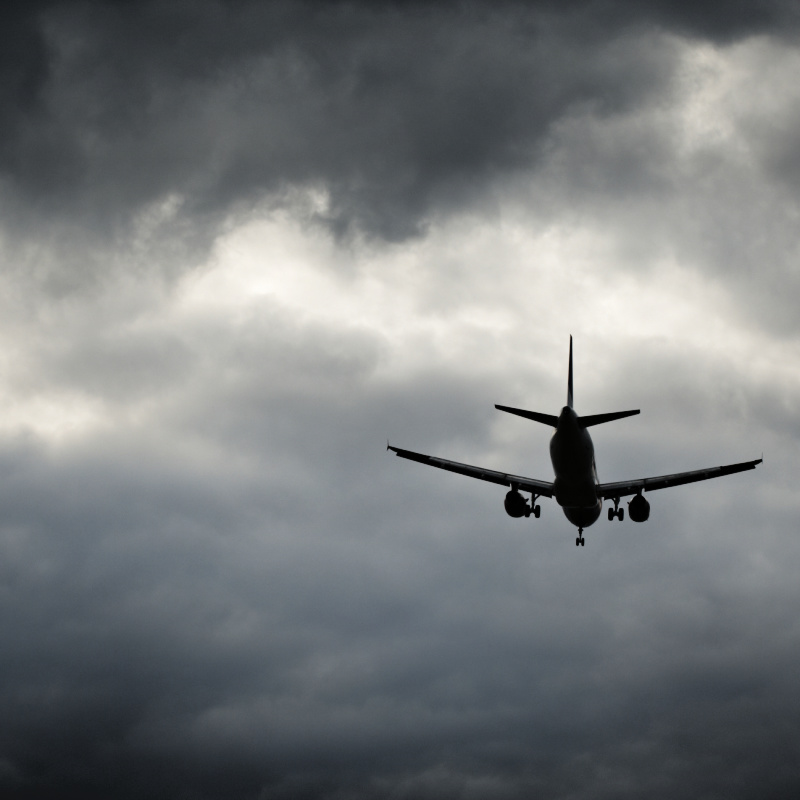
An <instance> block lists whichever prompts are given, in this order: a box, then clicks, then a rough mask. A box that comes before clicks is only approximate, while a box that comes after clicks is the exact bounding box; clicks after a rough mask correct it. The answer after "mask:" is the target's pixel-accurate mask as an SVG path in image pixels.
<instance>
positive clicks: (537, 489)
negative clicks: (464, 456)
mask: <svg viewBox="0 0 800 800" xmlns="http://www.w3.org/2000/svg"><path fill="white" fill-rule="evenodd" d="M386 447H387V449H388V450H392V451H394V452H395V453H397V455H398V456H400V458H407V459H409V460H410V461H418V462H419V463H420V464H427V465H428V466H429V467H437V468H438V469H446V470H447V471H448V472H457V473H458V474H459V475H466V476H467V477H469V478H477V479H478V480H481V481H489V482H490V483H499V484H500V485H501V486H512V487H515V488H517V489H521V490H522V491H523V492H533V493H534V494H536V495H539V496H540V497H552V496H553V484H552V483H551V482H550V481H540V480H537V479H536V478H525V477H523V476H522V475H511V474H510V473H508V472H497V471H496V470H493V469H484V468H483V467H473V466H470V465H469V464H462V463H460V462H459V461H448V460H447V459H446V458H436V456H426V455H423V454H422V453H414V452H413V451H411V450H402V449H401V448H399V447H392V446H391V445H389V444H387V445H386Z"/></svg>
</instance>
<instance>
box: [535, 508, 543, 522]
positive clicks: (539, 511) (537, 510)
mask: <svg viewBox="0 0 800 800" xmlns="http://www.w3.org/2000/svg"><path fill="white" fill-rule="evenodd" d="M541 513H542V507H541V506H534V507H533V516H534V517H536V519H539V514H541Z"/></svg>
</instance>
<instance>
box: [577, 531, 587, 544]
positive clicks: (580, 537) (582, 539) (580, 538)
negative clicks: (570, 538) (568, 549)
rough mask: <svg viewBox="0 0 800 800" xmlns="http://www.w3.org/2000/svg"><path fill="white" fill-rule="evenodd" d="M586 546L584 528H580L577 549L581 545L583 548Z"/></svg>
mask: <svg viewBox="0 0 800 800" xmlns="http://www.w3.org/2000/svg"><path fill="white" fill-rule="evenodd" d="M585 544H586V540H585V539H584V538H583V528H578V538H577V539H576V540H575V547H577V546H578V545H580V546H581V547H583V546H584V545H585Z"/></svg>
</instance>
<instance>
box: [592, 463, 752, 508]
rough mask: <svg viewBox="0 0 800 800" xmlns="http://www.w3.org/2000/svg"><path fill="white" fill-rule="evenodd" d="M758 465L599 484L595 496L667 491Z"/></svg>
mask: <svg viewBox="0 0 800 800" xmlns="http://www.w3.org/2000/svg"><path fill="white" fill-rule="evenodd" d="M760 463H761V459H760V458H757V459H756V460H755V461H742V462H741V463H739V464H727V465H726V466H723V467H709V468H708V469H697V470H694V471H693V472H676V473H675V474H674V475H659V476H658V477H657V478H636V479H634V480H631V481H619V482H617V483H601V484H600V485H599V486H598V487H597V496H598V497H602V498H603V499H604V500H611V499H613V498H616V497H625V496H627V495H630V494H639V493H640V492H642V491H645V492H652V491H655V490H656V489H668V488H669V487H670V486H681V485H683V484H684V483H695V482H696V481H707V480H711V478H720V477H722V476H723V475H733V474H734V473H736V472H744V471H745V470H748V469H755V468H756V465H757V464H760Z"/></svg>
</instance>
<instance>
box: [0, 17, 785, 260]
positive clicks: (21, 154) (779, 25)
mask: <svg viewBox="0 0 800 800" xmlns="http://www.w3.org/2000/svg"><path fill="white" fill-rule="evenodd" d="M15 9H16V10H15V11H14V12H13V14H12V16H11V17H10V19H9V25H8V26H7V27H6V31H7V33H6V37H7V38H8V40H9V42H10V43H12V45H13V46H11V47H8V48H5V49H4V59H6V60H7V61H8V62H9V69H8V70H4V76H5V81H4V84H3V89H2V92H1V93H0V106H1V107H0V114H2V118H3V120H4V123H5V124H4V125H3V140H2V142H0V145H1V146H0V167H2V172H3V174H4V177H5V184H6V191H5V196H6V203H5V204H4V205H6V208H5V209H4V212H5V214H6V216H7V217H8V216H9V215H14V214H15V211H16V203H17V202H19V201H21V202H22V203H23V204H24V206H23V208H24V209H25V214H23V216H22V218H19V217H17V218H16V219H15V220H14V222H15V224H16V225H19V224H24V223H25V219H26V218H27V217H26V214H27V213H29V212H30V211H31V210H36V211H37V212H38V213H37V214H36V216H35V219H36V224H37V225H41V224H42V221H43V220H42V215H44V218H45V219H49V218H51V217H52V216H54V217H55V218H56V219H62V220H64V219H66V220H67V221H70V222H73V223H77V224H79V225H87V224H88V225H89V226H91V227H92V228H93V229H96V230H103V231H105V232H106V233H107V234H114V233H121V232H125V231H129V229H130V226H131V224H132V220H133V219H134V218H136V217H137V215H138V214H141V213H143V212H144V211H146V210H147V209H150V208H151V207H152V206H153V204H155V206H160V204H162V203H163V202H164V201H165V200H167V199H168V198H174V199H175V202H176V205H175V209H174V211H173V216H172V217H171V218H170V220H169V222H170V226H169V227H168V228H167V232H168V233H171V234H172V235H173V236H180V237H181V238H183V239H184V240H186V237H187V234H188V233H189V232H191V233H193V234H194V236H195V237H196V239H197V242H196V243H197V245H198V246H200V247H204V246H206V245H207V244H208V242H209V239H210V238H211V237H213V235H214V233H215V232H216V231H217V226H218V225H219V224H220V222H221V221H222V220H224V218H225V217H226V216H227V215H228V214H230V213H232V212H234V211H236V210H237V209H238V210H240V211H241V210H246V209H248V208H250V207H251V206H252V204H253V203H254V202H255V201H256V200H258V199H259V198H263V197H265V196H266V197H269V198H272V200H273V202H284V201H285V193H286V191H287V189H289V188H290V187H293V186H298V185H299V186H307V187H315V188H319V189H320V190H322V191H325V192H327V193H328V196H329V206H328V208H327V209H325V210H324V212H323V213H322V216H323V218H324V219H326V220H328V221H329V222H330V224H331V225H333V226H334V228H335V229H336V230H339V231H342V232H344V231H348V230H351V229H353V228H355V229H360V230H365V231H367V232H368V233H371V234H375V235H378V236H382V237H386V238H389V239H394V240H398V239H403V238H404V237H406V236H409V235H413V234H415V233H418V232H419V231H420V230H421V229H423V228H424V226H425V224H426V222H427V221H429V219H430V218H431V217H432V216H435V215H436V214H437V213H441V212H442V211H443V210H445V211H446V210H447V208H448V207H451V206H453V204H459V205H462V204H463V203H464V202H468V201H469V200H470V198H471V199H472V200H473V201H475V202H477V201H478V200H479V198H480V193H481V192H482V190H483V189H485V187H486V186H487V185H488V184H491V182H492V180H493V179H496V178H497V177H498V176H502V175H503V174H506V173H508V172H513V171H515V170H519V169H523V168H529V167H531V166H533V165H535V164H536V163H537V161H538V159H539V157H540V155H541V153H540V151H541V147H542V146H543V144H544V143H545V142H546V140H547V137H548V134H549V133H550V132H551V128H552V126H553V125H554V124H555V123H556V122H557V121H558V120H559V119H561V118H562V117H563V116H564V115H565V114H567V113H569V112H570V111H571V110H572V109H574V108H575V107H576V106H588V107H590V108H591V109H592V110H593V113H595V114H599V115H607V114H614V113H619V112H620V111H623V110H624V109H626V108H630V107H631V106H632V105H633V104H636V103H638V102H641V100H642V99H643V98H645V97H647V96H648V94H651V93H653V92H657V91H661V90H663V84H664V82H665V81H668V80H669V78H670V74H671V58H670V54H669V51H668V50H665V48H664V46H663V45H658V44H657V42H656V40H654V38H653V36H652V35H648V32H649V33H650V34H652V32H654V31H658V30H659V29H662V30H667V31H669V30H676V31H679V32H682V33H688V34H690V35H693V36H704V37H708V38H709V39H711V40H722V41H724V40H727V39H730V38H731V37H745V36H748V35H752V34H754V33H765V32H766V33H771V32H786V31H787V29H789V30H792V29H794V25H795V24H796V20H795V16H796V15H794V13H793V11H792V7H791V6H787V5H786V4H780V3H767V4H759V5H758V7H757V8H755V7H754V8H750V7H749V6H748V7H737V10H736V11H732V10H731V9H730V8H728V6H727V5H725V4H723V5H720V6H717V5H716V4H702V6H700V7H698V10H690V9H687V7H686V5H685V4H671V3H657V4H646V5H645V6H643V5H642V4H639V3H599V4H598V3H572V4H568V5H567V6H565V7H562V6H561V5H560V4H558V5H556V4H550V3H541V4H539V3H530V4H526V3H503V4H499V5H497V6H495V5H487V4H480V3H442V4H416V3H411V4H394V3H386V4H375V3H369V4H361V3H280V2H276V3H267V4H263V3H246V2H235V3H215V2H202V3H192V4H186V3H170V4H167V5H166V6H165V5H164V4H162V3H99V2H95V3H92V2H89V3H40V4H25V5H19V6H15ZM17 213H22V212H19V211H17ZM180 221H182V222H183V225H184V227H183V228H181V227H180V225H179V223H180ZM175 226H178V227H175ZM73 235H74V236H77V234H73Z"/></svg>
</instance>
